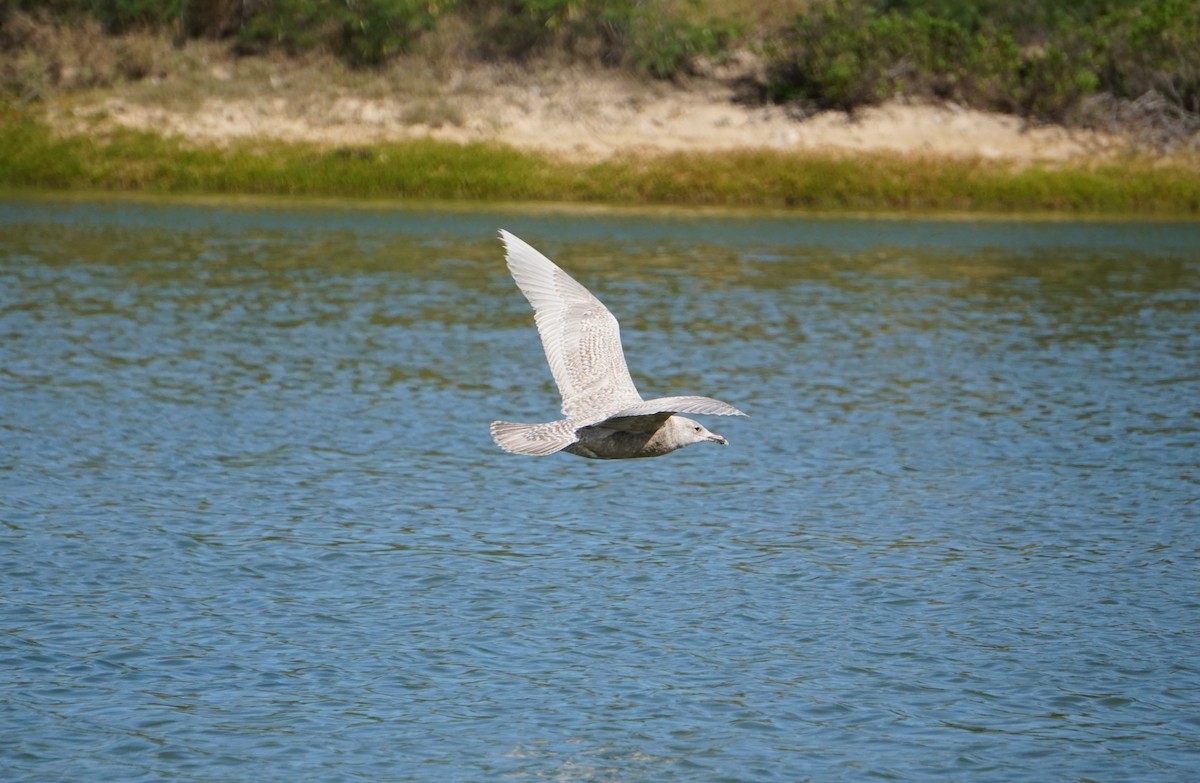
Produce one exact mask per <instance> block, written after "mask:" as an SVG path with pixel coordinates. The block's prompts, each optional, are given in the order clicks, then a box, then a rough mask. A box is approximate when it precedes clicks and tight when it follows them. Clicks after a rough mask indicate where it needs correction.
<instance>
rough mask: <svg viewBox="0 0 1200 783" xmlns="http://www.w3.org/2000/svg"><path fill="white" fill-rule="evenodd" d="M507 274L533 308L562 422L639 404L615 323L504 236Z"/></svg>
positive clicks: (579, 289) (551, 266)
mask: <svg viewBox="0 0 1200 783" xmlns="http://www.w3.org/2000/svg"><path fill="white" fill-rule="evenodd" d="M500 238H501V239H502V240H503V241H504V247H505V250H506V256H507V260H508V269H509V271H510V272H512V276H513V279H514V280H516V282H517V287H518V288H520V289H521V293H523V294H524V295H525V298H526V299H528V300H529V304H531V305H532V306H533V311H534V321H535V322H536V323H537V328H538V334H539V335H540V336H541V338H542V347H543V348H544V349H545V351H546V361H547V362H548V363H549V364H550V372H551V373H552V374H553V375H554V382H555V383H556V384H557V385H558V391H559V393H560V394H561V395H562V398H563V401H562V412H563V415H564V416H567V417H568V418H571V419H576V420H577V421H578V422H579V423H581V424H586V423H591V422H595V421H599V420H601V419H603V418H606V417H607V415H608V414H609V413H610V412H611V411H613V410H616V409H619V408H622V407H626V406H628V405H631V404H634V403H637V402H639V401H641V395H639V394H638V391H637V388H636V387H635V386H634V385H633V379H632V378H631V377H630V376H629V368H628V367H627V366H626V364H625V354H624V352H623V351H622V350H621V330H620V326H619V325H618V324H617V319H616V318H614V317H613V314H612V313H610V312H609V311H608V309H607V308H606V307H605V306H604V305H603V304H602V303H601V302H600V300H599V299H597V298H596V297H594V296H592V294H591V292H589V291H588V290H587V289H586V288H584V287H583V286H582V285H580V284H579V283H578V282H576V281H575V280H574V279H573V278H572V277H571V276H570V275H568V274H567V273H566V272H564V271H563V270H562V269H560V268H559V267H558V266H557V265H556V264H555V263H554V262H553V261H551V260H550V259H548V258H546V257H545V256H544V255H542V254H541V253H539V252H538V251H537V250H534V249H533V248H532V247H530V246H529V245H528V244H526V243H525V242H523V241H522V240H520V239H519V238H517V237H515V236H513V235H512V234H510V233H509V232H507V231H503V230H502V231H501V232H500Z"/></svg>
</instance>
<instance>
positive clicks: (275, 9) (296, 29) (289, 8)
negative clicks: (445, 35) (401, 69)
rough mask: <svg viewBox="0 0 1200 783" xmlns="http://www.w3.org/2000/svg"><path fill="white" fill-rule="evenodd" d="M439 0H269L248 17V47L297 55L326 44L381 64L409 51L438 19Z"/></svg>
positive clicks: (349, 57) (356, 59) (363, 62)
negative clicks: (278, 48)
mask: <svg viewBox="0 0 1200 783" xmlns="http://www.w3.org/2000/svg"><path fill="white" fill-rule="evenodd" d="M440 10H441V7H440V4H439V3H438V2H436V0H355V1H353V2H347V0H270V2H267V3H264V4H263V5H262V6H261V7H260V8H259V10H258V11H257V12H256V13H255V14H253V15H252V16H251V17H250V18H249V20H247V22H246V24H245V26H244V27H243V28H242V30H241V32H240V34H239V38H240V40H241V41H242V43H243V45H249V46H251V47H253V46H263V45H278V46H282V47H283V48H284V49H285V50H286V51H288V52H290V53H292V54H297V53H300V52H303V51H307V50H309V49H312V48H314V47H316V46H319V45H327V46H329V47H330V48H331V49H333V50H334V51H335V52H337V53H338V54H339V55H340V56H341V57H343V58H344V59H345V60H346V61H347V62H349V63H351V64H352V65H358V66H367V65H379V64H381V63H383V62H384V61H386V60H387V59H388V58H390V57H392V56H393V55H395V54H398V53H401V52H406V51H408V50H410V49H411V48H412V45H413V43H414V42H415V41H416V40H417V38H418V37H419V36H420V35H421V34H422V33H424V32H426V31H428V30H430V29H432V28H433V27H434V25H435V24H436V22H437V16H438V13H439V12H440Z"/></svg>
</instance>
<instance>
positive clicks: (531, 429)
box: [492, 419, 577, 457]
mask: <svg viewBox="0 0 1200 783" xmlns="http://www.w3.org/2000/svg"><path fill="white" fill-rule="evenodd" d="M492 439H493V440H495V441H496V443H497V444H498V445H499V446H500V448H502V449H504V450H505V451H508V452H511V453H513V454H529V455H531V456H535V457H544V456H546V455H547V454H553V453H554V452H556V451H562V450H563V449H565V448H566V447H567V446H570V445H571V444H572V443H574V442H575V441H576V439H577V438H576V435H575V424H574V423H573V422H571V421H570V420H568V419H561V420H559V421H550V422H546V423H545V424H514V423H512V422H508V421H494V422H492Z"/></svg>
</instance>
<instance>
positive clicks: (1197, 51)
mask: <svg viewBox="0 0 1200 783" xmlns="http://www.w3.org/2000/svg"><path fill="white" fill-rule="evenodd" d="M771 5H772V3H769V2H766V1H765V0H761V1H760V0H740V2H739V1H738V0H0V20H2V22H0V24H2V25H3V26H2V27H0V46H3V47H6V48H8V49H10V50H11V49H13V48H16V47H21V46H23V45H28V40H27V39H28V36H22V35H21V30H20V24H19V18H26V19H28V18H38V19H41V20H43V21H45V20H52V21H56V22H61V23H70V22H76V23H77V22H78V21H79V20H81V19H87V20H90V21H91V22H92V23H93V24H97V25H99V26H100V27H101V28H102V29H103V30H105V31H107V32H109V33H113V34H120V33H123V32H127V31H131V30H146V29H151V30H158V31H164V30H167V31H170V32H171V33H172V34H173V35H174V36H176V38H177V40H180V41H182V40H185V39H187V38H189V37H204V38H211V39H222V40H228V41H229V43H230V45H231V46H232V47H233V48H234V49H235V50H236V51H238V52H243V53H253V52H260V51H264V50H267V49H282V50H284V51H287V52H289V53H293V54H296V53H301V52H304V51H305V50H309V49H313V48H317V47H322V48H325V49H328V50H330V51H333V52H335V53H337V54H338V56H340V57H342V58H343V59H345V60H346V61H347V62H348V63H350V64H352V65H354V66H356V67H364V68H369V67H373V66H377V65H380V64H382V63H384V62H386V61H388V60H389V59H391V58H394V57H396V56H399V55H401V54H404V53H407V52H412V51H414V50H419V48H420V47H421V45H422V43H423V41H425V40H426V39H427V38H428V37H429V36H432V35H434V34H435V33H436V32H437V31H444V30H445V29H447V28H453V29H454V30H456V31H458V33H457V34H456V35H451V36H446V35H443V37H442V42H443V44H442V45H445V43H444V42H445V40H446V39H447V38H449V39H451V40H452V41H453V42H454V43H453V45H454V46H455V47H457V49H458V50H459V51H458V53H457V55H458V56H459V57H461V58H463V59H517V60H521V59H527V58H533V57H538V56H547V55H555V56H564V55H565V56H571V57H575V58H582V59H589V60H592V61H595V62H598V63H602V64H604V65H608V66H615V67H624V68H630V69H634V70H637V71H640V72H644V73H648V74H651V75H653V76H657V77H664V78H668V77H677V76H680V75H683V74H685V73H686V72H687V71H688V70H689V68H691V67H692V65H693V63H695V62H696V60H697V58H699V57H701V56H706V57H719V56H720V55H721V53H722V52H725V51H728V50H729V49H730V48H731V47H734V46H738V47H750V48H752V49H755V50H756V51H758V52H760V53H761V54H762V55H763V58H764V60H765V63H766V68H765V73H764V74H763V75H762V76H761V77H760V78H759V79H758V80H757V82H756V83H755V84H754V85H752V89H751V90H750V91H749V92H751V93H754V94H756V95H757V96H758V97H760V98H762V99H766V100H774V101H779V102H790V103H794V104H795V105H797V106H798V107H799V109H800V110H802V111H807V110H811V109H820V108H841V109H851V110H852V109H854V108H856V107H858V106H863V105H867V104H871V103H875V102H878V101H880V100H883V99H886V98H890V97H893V96H895V95H898V94H899V95H907V96H917V97H931V98H937V99H949V100H955V101H958V102H960V103H962V104H966V105H970V106H974V107H978V108H987V109H999V110H1004V111H1010V112H1015V113H1019V114H1022V115H1024V116H1028V117H1031V118H1034V119H1046V120H1055V121H1067V122H1083V123H1091V124H1096V123H1102V122H1109V121H1120V120H1126V121H1133V122H1144V121H1152V122H1158V123H1160V124H1162V123H1164V122H1165V123H1167V124H1171V125H1172V126H1173V128H1174V129H1175V131H1176V132H1177V135H1190V134H1191V133H1192V132H1194V131H1195V130H1197V128H1200V0H1008V1H1007V2H1006V1H1005V0H812V1H811V2H802V3H791V4H786V5H787V6H788V7H789V8H795V9H796V12H795V13H794V14H791V15H790V16H789V18H787V19H785V20H782V21H780V20H778V19H775V18H771V19H768V16H767V15H766V14H765V13H762V14H757V15H756V14H755V13H754V12H755V11H756V10H758V11H762V10H763V9H764V8H766V7H768V6H771ZM774 5H776V6H778V4H774ZM22 15H23V17H22ZM14 20H17V21H14ZM137 71H138V69H137V68H136V67H133V68H127V69H125V71H124V75H126V76H131V77H136V75H137ZM5 81H6V82H8V83H9V88H10V90H11V89H12V88H13V87H14V84H19V81H20V78H19V75H14V74H8V75H6V77H5ZM1139 102H1140V103H1139Z"/></svg>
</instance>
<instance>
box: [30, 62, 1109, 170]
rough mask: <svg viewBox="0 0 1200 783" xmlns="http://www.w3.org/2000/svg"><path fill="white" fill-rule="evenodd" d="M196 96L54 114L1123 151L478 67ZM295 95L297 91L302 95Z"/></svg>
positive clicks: (586, 142)
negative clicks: (381, 80)
mask: <svg viewBox="0 0 1200 783" xmlns="http://www.w3.org/2000/svg"><path fill="white" fill-rule="evenodd" d="M207 78H208V79H209V82H210V84H208V85H207V86H206V87H205V89H204V90H203V91H202V95H201V97H198V98H195V99H193V100H191V101H180V100H176V99H174V98H173V97H172V93H171V91H172V89H173V86H172V85H171V84H170V83H163V84H161V85H157V86H156V85H154V84H151V85H139V86H136V87H129V88H124V89H122V88H118V89H115V90H109V91H106V92H103V93H95V94H83V95H81V96H75V97H73V98H72V99H71V100H70V101H63V102H61V103H60V104H51V106H50V107H49V109H48V117H49V118H50V120H51V121H52V122H53V123H55V124H57V125H58V126H59V127H63V128H64V129H70V130H76V131H78V130H85V131H87V132H103V131H104V130H105V129H106V128H111V127H116V126H120V127H127V128H136V129H143V130H154V131H159V132H163V133H167V134H171V135H177V136H182V137H185V138H188V139H192V140H195V141H202V142H217V143H219V142H222V141H225V140H231V139H243V138H248V137H249V138H255V137H257V138H269V139H281V140H290V141H311V142H318V143H324V144H329V145H333V146H352V145H360V144H369V143H372V142H379V141H397V140H404V139H412V138H421V137H432V138H435V139H442V140H447V141H455V142H499V143H503V144H507V145H511V146H513V147H517V148H521V149H529V150H539V151H544V152H548V153H552V154H555V155H557V156H560V157H565V158H570V159H576V160H597V159H602V158H606V157H610V156H613V155H618V154H625V153H638V154H658V153H669V152H677V151H688V152H704V151H720V150H731V149H774V150H810V151H825V152H833V153H848V154H849V153H855V152H867V151H876V152H894V153H902V154H923V155H928V154H935V155H946V156H961V157H981V158H987V159H1000V160H1013V161H1020V162H1029V161H1035V160H1047V161H1061V160H1068V159H1074V158H1080V157H1089V156H1096V155H1103V154H1106V153H1107V152H1110V151H1114V150H1119V149H1123V148H1124V147H1125V144H1124V142H1123V140H1122V139H1120V138H1119V137H1113V136H1108V135H1105V134H1101V133H1097V132H1092V131H1072V130H1068V129H1066V128H1062V127H1029V126H1027V125H1026V124H1025V123H1024V122H1023V121H1022V120H1020V119H1019V118H1016V117H1012V116H1007V115H1001V114H993V113H987V112H980V111H974V110H969V109H963V108H960V107H956V106H951V105H943V106H928V105H908V104H906V103H903V102H899V101H896V102H891V103H887V104H884V105H882V106H879V107H875V108H870V109H865V110H863V111H861V112H858V113H857V114H855V115H854V116H848V115H846V114H844V113H841V112H823V113H819V114H816V115H813V116H811V117H804V118H800V117H797V116H794V115H793V114H790V113H789V112H788V110H786V109H784V108H782V107H778V106H762V105H746V104H744V103H739V102H737V100H736V89H735V86H734V84H733V82H732V81H730V80H722V79H720V78H704V79H696V80H693V81H692V82H691V83H689V84H687V85H684V86H679V85H673V84H666V83H656V82H645V81H638V80H635V79H630V78H627V77H624V76H622V75H620V74H615V73H607V72H602V71H601V72H597V71H587V70H582V69H573V68H566V69H543V70H540V71H536V72H525V71H522V70H519V69H516V68H514V67H511V66H510V67H506V68H500V67H488V66H479V67H475V68H473V69H470V70H457V71H455V72H453V73H452V74H450V75H448V76H444V77H442V78H441V79H438V80H431V79H429V78H421V79H410V80H401V79H396V78H393V79H392V80H391V81H390V82H389V83H388V84H386V85H383V86H381V85H380V84H378V83H376V84H372V85H366V86H360V87H358V88H356V87H355V86H345V85H335V84H330V85H328V86H323V87H320V88H317V89H314V88H313V87H312V85H313V84H314V83H315V82H317V80H314V79H311V78H305V79H298V78H294V76H293V75H292V74H290V73H289V72H288V71H286V70H285V69H282V68H277V69H276V70H273V71H271V72H269V73H266V72H263V70H262V69H261V68H259V69H258V70H256V71H255V72H253V73H249V74H247V73H239V66H237V65H236V64H230V63H229V62H220V63H217V64H215V65H212V66H211V67H210V68H209V70H208V74H207ZM298 82H303V84H302V85H298V84H297V83H298Z"/></svg>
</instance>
